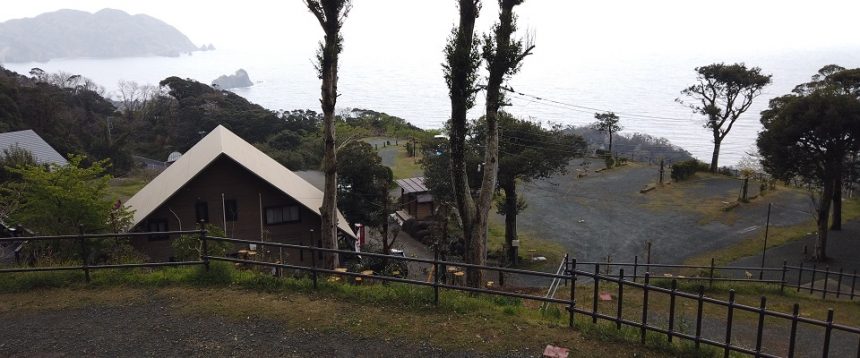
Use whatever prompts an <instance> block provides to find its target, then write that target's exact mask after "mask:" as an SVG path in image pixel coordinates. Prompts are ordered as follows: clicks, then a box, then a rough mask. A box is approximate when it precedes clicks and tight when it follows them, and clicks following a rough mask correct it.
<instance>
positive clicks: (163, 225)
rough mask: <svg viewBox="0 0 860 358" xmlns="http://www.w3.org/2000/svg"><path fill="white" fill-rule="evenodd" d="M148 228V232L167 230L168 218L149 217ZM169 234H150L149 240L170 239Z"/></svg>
mask: <svg viewBox="0 0 860 358" xmlns="http://www.w3.org/2000/svg"><path fill="white" fill-rule="evenodd" d="M146 229H147V231H148V232H152V233H156V232H165V231H168V230H167V220H166V219H149V222H148V223H147V225H146ZM169 238H170V236H169V235H163V234H151V235H149V241H163V240H167V239H169Z"/></svg>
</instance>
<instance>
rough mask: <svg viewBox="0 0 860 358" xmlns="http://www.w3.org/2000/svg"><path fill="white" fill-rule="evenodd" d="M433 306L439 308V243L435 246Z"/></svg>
mask: <svg viewBox="0 0 860 358" xmlns="http://www.w3.org/2000/svg"><path fill="white" fill-rule="evenodd" d="M433 305H434V306H439V243H438V242H437V243H436V245H433Z"/></svg>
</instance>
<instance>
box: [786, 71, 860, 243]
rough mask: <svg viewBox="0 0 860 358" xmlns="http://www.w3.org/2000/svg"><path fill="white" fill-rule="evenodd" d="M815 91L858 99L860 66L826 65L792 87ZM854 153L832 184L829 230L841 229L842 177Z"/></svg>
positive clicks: (849, 168)
mask: <svg viewBox="0 0 860 358" xmlns="http://www.w3.org/2000/svg"><path fill="white" fill-rule="evenodd" d="M815 91H826V92H830V93H836V94H843V95H848V96H854V97H855V98H857V99H858V100H860V68H855V69H846V68H845V67H842V66H839V65H833V64H831V65H827V66H824V67H822V68H821V69H820V70H818V73H817V74H815V75H813V76H812V81H810V82H807V83H804V84H801V85H799V86H797V87H795V88H794V91H793V92H794V93H797V94H801V95H802V94H810V93H812V92H815ZM855 154H856V153H849V155H848V156H846V158H845V163H844V164H845V165H843V166H842V168H840V169H839V171H838V173H837V174H836V179H835V183H834V184H833V220H832V222H831V224H830V229H831V230H842V186H843V182H844V178H845V177H846V176H849V175H851V174H852V173H851V172H852V170H853V169H854V165H853V164H852V163H850V161H851V158H849V157H852V158H853V157H855Z"/></svg>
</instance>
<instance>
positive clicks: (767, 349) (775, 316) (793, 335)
mask: <svg viewBox="0 0 860 358" xmlns="http://www.w3.org/2000/svg"><path fill="white" fill-rule="evenodd" d="M151 234H153V233H131V234H129V233H119V234H83V233H81V234H79V235H61V236H33V237H27V238H26V239H27V240H31V241H38V240H74V241H77V242H78V243H79V245H80V248H81V253H82V255H81V257H82V260H81V261H82V262H81V264H80V265H72V266H61V267H11V268H3V269H0V274H4V273H7V274H8V273H16V272H33V271H68V270H82V271H84V273H85V279H86V280H87V281H89V280H90V275H89V271H90V270H98V269H120V268H139V267H152V268H155V267H164V266H185V265H199V266H202V267H204V268H205V269H206V270H208V269H209V267H210V263H211V262H213V261H222V262H232V263H239V264H243V265H248V266H258V267H270V268H275V269H291V270H295V271H298V272H306V273H308V274H309V275H310V279H311V280H312V282H313V287H314V288H315V289H316V288H318V287H319V280H320V276H321V275H331V276H336V277H347V278H350V277H351V278H353V279H355V278H361V279H363V280H365V281H368V280H374V281H380V282H397V283H402V284H406V285H415V286H421V287H429V288H431V289H432V302H433V304H435V305H439V303H440V302H439V301H440V295H439V293H440V290H449V291H461V292H472V293H480V294H486V295H491V296H505V297H514V298H520V299H526V300H533V301H536V302H543V303H548V304H558V305H561V306H563V307H565V310H566V311H567V315H568V325H569V326H570V327H574V325H575V317H576V315H582V316H585V317H588V318H590V320H591V322H592V323H593V324H596V323H597V322H598V321H599V320H603V321H608V322H611V323H614V325H615V327H616V328H617V329H619V330H620V329H622V327H631V328H633V329H635V330H638V331H639V337H640V341H641V342H642V343H645V341H646V337H648V336H649V332H650V334H658V335H662V336H663V337H664V339H666V340H667V341H668V342H675V341H686V342H690V343H692V344H693V345H695V347H696V348H699V347H701V346H703V345H704V346H711V347H716V348H718V349H722V350H723V352H724V355H725V356H728V355H729V354H730V353H731V352H737V353H743V354H750V355H754V356H757V357H779V356H787V357H794V356H796V355H802V356H810V355H813V356H817V355H819V354H820V356H822V357H828V356H831V353H832V354H833V355H834V356H856V357H860V328H857V327H851V326H847V325H842V324H838V323H834V319H833V317H834V311H833V309H829V310H828V311H827V318H826V319H825V320H817V319H812V318H808V317H803V316H801V315H800V307H799V305H798V304H794V306H793V310H792V313H784V312H779V311H775V310H771V309H768V307H767V298H766V297H761V301H760V305H759V306H750V305H744V304H740V303H738V302H736V299H735V292H734V290H730V291H729V297H728V300H721V299H716V298H711V297H706V296H705V295H704V290H705V287H704V285H700V286H699V287H698V292H696V293H691V292H684V291H681V290H679V289H678V282H679V281H678V279H679V277H677V276H673V277H672V278H671V285H670V287H668V288H667V287H662V286H659V285H655V284H654V282H652V280H653V279H654V277H653V275H652V273H651V272H649V271H650V270H653V269H656V268H661V267H663V268H674V269H678V268H706V269H713V270H711V271H715V270H716V269H717V267H716V266H714V265H711V266H691V265H659V264H647V263H646V264H639V263H638V262H634V270H638V269H639V268H640V267H641V268H642V269H643V270H645V272H644V273H643V274H642V275H641V276H639V275H638V272H636V273H634V275H631V276H626V275H625V273H624V268H623V267H622V268H620V269H619V270H618V273H617V274H604V273H601V270H600V265H601V264H603V263H585V262H577V261H576V260H575V259H569V260H567V262H566V264H565V267H566V268H567V269H566V270H564V272H562V273H560V274H559V273H547V272H540V271H531V270H522V269H515V268H509V267H493V266H483V265H473V264H466V263H461V262H451V261H444V260H440V259H439V251H438V249H436V250H434V251H435V255H434V257H433V258H432V259H426V258H411V257H403V256H391V255H384V254H378V253H356V252H354V251H349V250H338V249H328V248H322V247H317V246H305V245H294V244H285V243H277V242H264V241H252V240H242V239H234V238H226V237H216V236H209V235H207V233H206V231H205V230H195V231H173V232H169V234H170V235H185V234H196V235H199V238H200V240H201V243H202V247H201V249H202V254H201V256H200V259H199V260H195V261H183V262H153V263H135V264H113V265H92V264H91V263H90V262H89V260H88V257H89V255H88V254H87V253H88V248H87V240H89V239H93V238H108V237H130V236H142V235H151ZM157 234H159V235H165V233H164V232H159V233H157ZM14 240H21V238H0V242H8V241H14ZM209 242H228V243H233V244H240V245H246V244H247V245H257V247H275V248H281V249H294V250H302V251H307V252H310V257H311V264H310V266H308V265H303V264H296V263H280V262H266V261H255V260H251V259H247V258H238V257H228V256H216V255H210V253H209V250H208V243H209ZM329 254H341V255H358V254H360V255H362V256H367V257H375V258H379V259H385V260H392V261H395V262H412V263H417V264H421V265H425V266H427V267H429V268H430V272H431V276H430V277H428V280H419V279H411V278H408V277H397V276H385V275H375V274H372V273H371V274H368V273H364V272H346V271H342V270H335V269H331V268H326V267H322V266H320V262H321V261H319V258H320V257H323V256H324V255H329ZM592 264H593V265H594V266H593V267H594V270H593V271H589V270H586V269H585V267H587V266H590V265H592ZM609 265H620V266H624V265H627V264H624V263H614V264H612V263H610V264H609ZM447 266H455V267H458V268H462V269H465V270H482V271H488V272H497V273H504V274H511V275H524V276H529V277H541V278H551V279H557V280H567V281H569V282H570V283H571V284H570V285H569V286H568V287H569V296H567V297H565V296H566V294H567V293H564V294H562V296H561V297H555V295H547V296H542V295H535V294H529V293H523V292H512V291H505V290H500V289H491V288H484V287H469V286H465V285H458V284H457V283H455V282H450V283H449V282H448V280H447V279H445V278H444V276H443V275H444V273H445V272H446V271H447V270H445V269H444V268H445V267H447ZM721 269H727V267H722V268H721ZM733 269H748V268H739V267H734V268H733ZM788 269H794V267H793V266H788V265H783V267H782V268H770V269H768V271H769V272H780V273H782V274H783V276H784V273H785V272H786V270H788ZM798 269H799V267H798ZM806 271H810V270H808V269H806ZM820 271H822V270H818V269H817V268H814V269H811V273H813V274H815V273H820ZM800 272H804V270H801V271H800ZM823 273H824V274H825V275H828V274H829V270H828V269H825V270H823ZM844 276H845V274H844V273H842V276H840V277H844ZM853 276H854V277H856V275H853ZM663 278H668V277H663ZM711 278H713V279H716V278H717V277H711ZM697 279H700V280H701V279H702V278H701V277H698V278H697ZM584 280H590V281H591V282H592V285H591V286H592V287H591V290H592V292H591V298H592V302H591V305H588V304H581V303H579V302H577V289H579V290H588V289H589V288H588V287H587V286H582V285H577V284H576V283H577V281H580V282H581V281H584ZM747 280H748V281H755V280H752V279H747ZM780 285H781V286H782V288H784V287H793V286H790V285H789V284H788V283H787V282H785V280H781V281H780ZM601 287H603V288H604V289H606V288H608V289H613V290H616V297H617V300H616V302H617V303H616V306H615V309H616V310H615V312H612V313H607V312H605V308H604V309H603V310H601V309H600V300H599V298H600V295H601V291H600V290H601ZM822 290H823V291H824V292H825V293H826V292H827V289H826V288H824V289H822ZM580 293H582V292H580ZM658 295H662V296H663V297H664V298H665V297H668V299H669V303H668V308H667V309H668V312H664V311H662V310H660V309H655V308H654V305H657V304H665V302H664V301H661V300H660V299H658V297H657V296H658ZM625 297H626V298H627V299H625ZM640 297H641V299H640ZM681 300H688V301H690V302H693V303H694V304H695V307H696V313H695V314H689V313H688V312H687V313H685V311H684V307H685V305H682V304H680V303H679V302H680V301H681ZM625 302H630V303H625ZM625 304H626V305H627V306H628V309H627V314H626V315H625V310H624V305H625ZM589 306H590V307H589ZM663 308H664V309H666V307H663ZM631 309H632V310H634V311H636V312H639V313H641V315H640V314H639V313H636V312H633V318H631V314H630V313H631V312H630V311H631ZM715 309H718V310H724V312H725V316H723V318H720V319H716V320H715V319H714V317H713V314H707V315H706V314H705V313H704V312H705V311H708V312H713V311H714V310H715ZM741 314H751V315H755V316H756V317H757V324H754V326H755V329H754V334H752V331H751V332H750V333H751V334H749V335H748V337H746V336H747V335H746V334H745V335H744V336H745V337H738V335H739V334H738V333H737V331H735V333H733V330H737V329H744V328H746V329H748V328H749V327H750V325H749V324H748V323H747V324H746V325H744V323H741V324H738V323H737V322H738V321H737V320H736V319H738V315H741ZM665 315H668V319H667V320H658V319H655V318H656V317H657V316H665ZM686 315H689V316H690V317H689V318H690V319H694V322H695V329H694V330H693V329H688V328H685V327H682V326H683V325H682V324H680V322H679V321H680V320H682V319H685V317H686ZM766 319H767V320H771V321H770V324H767V325H766ZM773 320H778V321H780V322H781V323H782V324H781V325H778V327H777V326H774V325H773ZM715 324H716V326H717V329H716V330H717V331H721V332H720V333H722V334H717V335H715V334H713V331H714V328H713V325H715ZM768 326H770V327H768ZM708 327H710V328H708ZM783 327H790V328H788V330H787V332H786V331H785V330H784V329H781V328H783ZM774 328H780V329H774ZM706 330H710V331H712V332H711V334H707V333H706ZM766 330H768V331H767V332H768V336H769V337H768V340H774V339H776V340H778V341H782V342H787V346H785V347H773V346H768V345H766V344H765V342H764V339H765V331H766ZM814 330H823V334H821V337H820V338H821V339H820V340H816V341H815V343H814V344H810V343H809V342H802V344H799V342H801V341H802V340H803V339H808V337H809V336H810V334H809V332H812V331H814ZM816 332H817V331H816ZM780 333H782V334H784V336H782V337H776V338H775V337H773V335H777V334H780ZM751 337H755V339H754V340H750V339H749V338H751ZM834 340H838V344H834ZM846 342H849V343H846ZM846 347H847V348H846ZM801 349H802V350H803V351H802V352H801ZM810 352H817V353H815V354H810Z"/></svg>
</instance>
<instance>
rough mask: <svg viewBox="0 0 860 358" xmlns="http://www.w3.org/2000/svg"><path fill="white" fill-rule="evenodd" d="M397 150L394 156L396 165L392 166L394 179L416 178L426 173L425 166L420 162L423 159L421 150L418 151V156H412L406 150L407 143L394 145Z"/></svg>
mask: <svg viewBox="0 0 860 358" xmlns="http://www.w3.org/2000/svg"><path fill="white" fill-rule="evenodd" d="M394 148H395V149H394V150H396V151H397V154H396V157H395V158H394V166H393V167H391V172H392V173H393V174H394V179H405V178H414V177H419V176H423V175H424V168H422V167H421V164H420V163H419V162H418V161H419V160H421V153H420V151H416V153H415V154H416V156H414V157H410V156H409V153H407V152H406V146H405V145H399V146H396V147H394Z"/></svg>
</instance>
